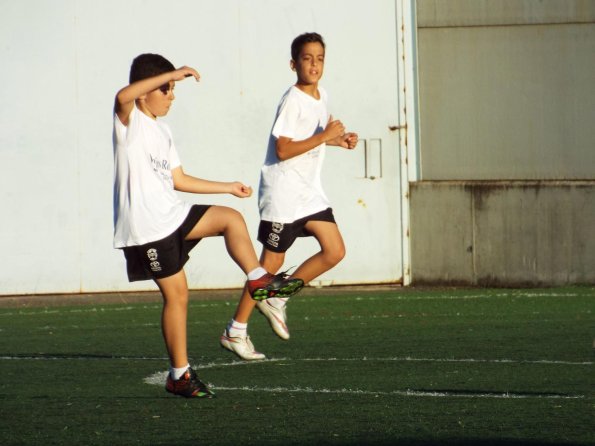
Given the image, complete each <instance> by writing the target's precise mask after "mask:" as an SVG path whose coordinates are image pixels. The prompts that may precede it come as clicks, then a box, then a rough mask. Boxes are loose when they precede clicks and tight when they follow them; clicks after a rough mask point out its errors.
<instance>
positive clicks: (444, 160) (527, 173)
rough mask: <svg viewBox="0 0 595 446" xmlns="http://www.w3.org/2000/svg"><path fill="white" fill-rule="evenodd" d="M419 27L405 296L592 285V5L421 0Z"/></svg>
mask: <svg viewBox="0 0 595 446" xmlns="http://www.w3.org/2000/svg"><path fill="white" fill-rule="evenodd" d="M417 18H418V20H417V24H418V60H419V65H418V72H419V119H420V124H419V134H420V147H419V158H420V166H419V168H420V169H419V170H420V172H421V174H420V180H421V181H420V182H418V183H413V184H411V263H412V281H413V283H414V284H415V283H445V282H446V283H461V284H476V285H501V286H512V285H560V284H569V283H595V181H594V180H595V126H594V125H593V119H594V117H595V89H594V88H593V85H595V58H594V57H593V54H595V1H591V0H569V1H557V0H418V1H417ZM558 180H561V181H558Z"/></svg>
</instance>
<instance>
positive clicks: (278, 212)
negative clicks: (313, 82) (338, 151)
mask: <svg viewBox="0 0 595 446" xmlns="http://www.w3.org/2000/svg"><path fill="white" fill-rule="evenodd" d="M318 91H319V92H320V99H319V100H317V99H315V98H313V97H312V96H310V95H308V94H306V93H304V92H303V91H301V90H300V89H299V88H297V87H296V86H292V87H291V88H290V89H289V90H287V92H286V93H285V94H284V95H283V97H282V98H281V102H280V103H279V107H278V108H277V116H276V117H275V123H274V124H273V129H272V131H271V135H270V138H269V145H268V149H267V155H266V159H265V163H264V165H263V166H262V169H261V174H260V185H259V191H258V192H259V193H258V205H259V209H260V218H261V219H262V220H266V221H272V222H278V223H291V222H294V221H296V220H298V219H300V218H302V217H306V216H308V215H311V214H315V213H316V212H320V211H323V210H325V209H326V208H328V207H330V203H329V200H328V198H327V197H326V195H325V193H324V191H323V190H322V184H321V180H320V172H321V170H322V163H323V161H324V153H325V147H326V144H321V145H319V146H317V147H315V148H313V149H311V150H309V151H308V152H306V153H303V154H301V155H298V156H295V157H293V158H290V159H287V160H285V161H281V160H279V158H278V157H277V152H276V144H277V139H278V138H279V137H280V136H285V137H287V138H291V139H292V140H294V141H302V140H304V139H307V138H309V137H311V136H312V135H315V134H317V133H320V132H322V131H323V130H324V128H325V127H326V124H327V122H328V111H327V94H326V91H325V90H324V89H322V88H321V87H319V88H318Z"/></svg>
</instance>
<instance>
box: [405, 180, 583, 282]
mask: <svg viewBox="0 0 595 446" xmlns="http://www.w3.org/2000/svg"><path fill="white" fill-rule="evenodd" d="M411 201H412V203H413V204H414V205H413V206H414V212H412V213H411V227H412V228H414V229H413V235H412V247H411V248H412V249H411V251H412V258H411V265H412V270H413V281H414V283H415V284H421V283H450V284H473V285H484V286H524V285H548V286H549V285H563V284H586V283H595V235H594V234H595V188H594V187H593V184H592V183H591V182H570V183H565V182H558V183H555V184H554V183H546V184H544V183H541V182H498V183H485V182H476V183H473V182H418V183H414V184H412V186H411Z"/></svg>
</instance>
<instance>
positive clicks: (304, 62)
mask: <svg viewBox="0 0 595 446" xmlns="http://www.w3.org/2000/svg"><path fill="white" fill-rule="evenodd" d="M291 68H292V69H294V70H295V72H296V73H297V77H298V83H300V84H304V85H312V84H317V83H318V81H319V80H320V78H321V77H322V72H323V70H324V48H323V47H322V45H321V44H320V42H309V43H306V44H305V45H304V46H303V47H302V50H301V51H300V55H299V57H298V60H292V61H291Z"/></svg>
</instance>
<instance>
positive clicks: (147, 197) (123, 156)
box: [113, 106, 190, 248]
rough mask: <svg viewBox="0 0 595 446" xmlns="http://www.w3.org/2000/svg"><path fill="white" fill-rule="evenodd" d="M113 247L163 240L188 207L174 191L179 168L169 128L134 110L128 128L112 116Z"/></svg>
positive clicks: (188, 209)
mask: <svg viewBox="0 0 595 446" xmlns="http://www.w3.org/2000/svg"><path fill="white" fill-rule="evenodd" d="M113 138H114V247H115V248H123V247H126V246H136V245H143V244H145V243H148V242H153V241H156V240H160V239H162V238H164V237H167V236H168V235H170V234H171V233H173V232H174V231H175V230H176V229H177V228H178V227H179V226H180V225H181V224H182V222H183V221H184V219H185V218H186V216H187V215H188V212H189V211H190V204H188V203H185V202H183V201H182V200H181V199H180V198H179V197H178V195H177V194H176V192H175V190H174V185H173V179H172V173H171V171H172V169H174V168H176V167H178V166H180V159H179V157H178V153H177V151H176V148H175V146H174V141H173V137H172V134H171V130H170V129H169V127H168V126H167V124H165V123H163V122H158V121H156V120H154V119H151V118H149V117H148V116H147V115H145V114H144V113H143V112H141V111H140V110H138V109H137V108H136V106H135V107H134V108H133V109H132V111H131V112H130V117H129V122H128V126H124V125H123V124H122V122H120V119H119V118H118V115H116V114H114V134H113Z"/></svg>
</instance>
